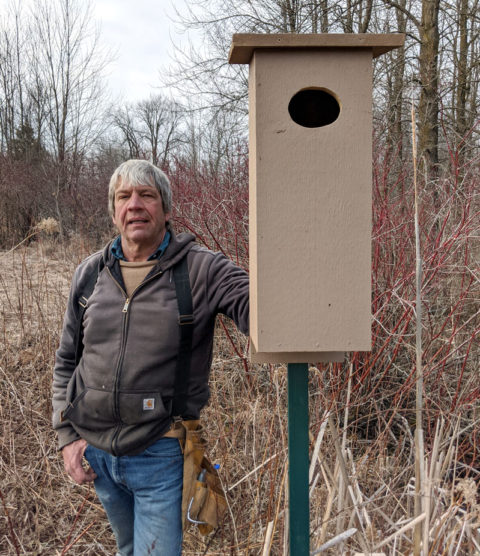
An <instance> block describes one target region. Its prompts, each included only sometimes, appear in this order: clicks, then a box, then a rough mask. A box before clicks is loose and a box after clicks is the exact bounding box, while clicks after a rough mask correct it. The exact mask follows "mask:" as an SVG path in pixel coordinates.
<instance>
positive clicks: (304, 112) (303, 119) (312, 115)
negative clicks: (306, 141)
mask: <svg viewBox="0 0 480 556" xmlns="http://www.w3.org/2000/svg"><path fill="white" fill-rule="evenodd" d="M288 113H289V114H290V117H291V118H292V120H293V121H294V122H295V123H296V124H298V125H301V126H302V127H322V126H326V125H330V124H333V122H334V121H335V120H336V119H337V118H338V116H339V114H340V105H339V103H338V100H337V99H336V98H335V95H334V94H333V93H331V92H330V91H327V90H326V89H314V88H311V89H302V90H301V91H298V93H296V94H294V95H293V97H292V98H291V99H290V102H289V104H288Z"/></svg>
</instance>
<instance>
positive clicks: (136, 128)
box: [111, 95, 183, 166]
mask: <svg viewBox="0 0 480 556" xmlns="http://www.w3.org/2000/svg"><path fill="white" fill-rule="evenodd" d="M111 118H112V123H113V125H114V128H115V129H116V130H117V132H118V133H119V136H120V143H121V144H122V145H124V146H125V147H126V148H127V149H128V153H129V156H130V157H131V158H144V157H149V158H150V159H151V160H152V162H153V163H154V164H159V165H160V166H165V165H166V164H167V161H168V159H169V158H170V157H171V156H172V153H173V149H174V148H175V147H176V146H177V145H178V143H179V141H180V136H181V134H182V130H181V125H182V118H183V109H182V108H181V107H180V106H179V105H178V104H177V103H175V102H173V101H171V100H169V99H167V98H165V97H163V96H162V95H152V96H151V97H150V98H148V99H145V100H141V101H139V102H136V103H133V104H132V103H129V104H126V105H125V106H123V107H120V108H117V109H115V110H114V111H113V113H112V116H111Z"/></svg>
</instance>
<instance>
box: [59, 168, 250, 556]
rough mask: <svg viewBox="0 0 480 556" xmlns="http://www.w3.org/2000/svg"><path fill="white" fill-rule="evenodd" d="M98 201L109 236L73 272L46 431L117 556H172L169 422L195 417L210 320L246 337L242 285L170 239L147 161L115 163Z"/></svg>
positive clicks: (218, 264)
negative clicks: (225, 320) (100, 518)
mask: <svg viewBox="0 0 480 556" xmlns="http://www.w3.org/2000/svg"><path fill="white" fill-rule="evenodd" d="M108 197H109V211H110V214H111V216H112V219H113V222H114V224H115V226H116V227H117V229H118V231H119V233H120V234H119V236H118V237H117V238H116V239H115V240H113V241H112V242H110V243H109V244H108V245H107V246H106V247H105V248H104V249H103V250H102V251H101V252H98V253H96V254H94V255H92V256H90V257H88V258H87V259H86V260H85V261H83V262H82V263H81V264H80V265H79V267H78V268H77V270H76V272H75V275H74V278H73V282H72V287H71V291H70V296H69V300H68V306H67V310H66V314H65V320H64V326H63V331H62V337H61V341H60V346H59V348H58V350H57V352H56V361H55V369H54V381H53V409H54V413H53V424H54V428H55V430H56V431H57V433H58V438H59V447H60V448H61V450H62V454H63V459H64V463H65V469H66V471H67V473H68V474H69V475H70V476H71V477H72V478H73V480H74V481H75V482H77V483H79V484H82V483H85V482H90V481H94V483H95V489H96V491H97V494H98V496H99V498H100V500H101V502H102V504H103V506H104V507H105V510H106V512H107V515H108V518H109V521H110V523H111V525H112V529H113V531H114V533H115V537H116V540H117V545H118V553H119V554H120V555H122V556H131V555H134V556H140V555H144V554H150V555H162V556H170V555H171V556H176V555H178V554H181V543H182V523H181V502H182V483H183V456H182V452H181V449H180V445H179V441H178V438H179V432H178V427H177V426H176V423H177V422H178V419H179V418H181V419H183V420H189V419H198V418H199V413H200V410H201V409H202V407H203V406H204V405H205V404H206V402H207V400H208V397H209V389H208V376H209V372H210V364H211V359H212V345H213V334H214V322H215V316H216V314H218V313H223V314H225V315H227V316H229V317H230V318H232V319H233V320H234V321H235V323H236V324H237V326H238V327H239V328H240V330H242V331H243V332H248V316H249V299H248V289H249V288H248V275H247V273H246V272H245V271H244V270H242V269H241V268H239V267H237V266H235V265H234V264H233V263H232V262H231V261H230V260H228V259H227V258H226V257H224V256H223V255H221V254H219V253H214V252H212V251H209V250H208V249H205V248H203V247H200V246H199V245H197V244H196V243H195V240H194V237H193V236H192V235H191V234H186V233H181V234H178V235H176V234H175V233H174V231H173V229H172V227H171V226H170V223H169V220H170V214H171V210H172V209H171V203H172V201H171V190H170V185H169V181H168V179H167V177H166V176H165V174H164V173H163V172H162V171H161V170H160V169H158V168H157V167H155V166H154V165H152V164H150V163H149V162H147V161H144V160H129V161H127V162H124V163H123V164H121V165H120V166H119V167H118V168H117V169H116V170H115V172H114V173H113V175H112V178H111V180H110V186H109V194H108ZM92 275H93V276H95V287H94V289H93V292H92V293H91V295H89V297H88V301H87V300H86V299H85V298H84V297H83V292H84V288H85V284H87V283H88V282H89V281H91V280H92V278H91V277H92ZM186 280H187V281H188V282H189V286H188V287H186V288H185V281H186ZM185 291H187V293H185ZM182 292H183V293H182ZM183 298H187V299H189V300H190V301H189V303H190V307H191V309H190V310H189V311H187V313H191V314H190V315H189V314H187V315H185V314H182V313H185V310H184V309H182V303H183V304H184V305H183V306H185V301H183V302H182V301H181V299H183ZM187 306H188V302H187ZM184 327H187V328H188V327H189V330H190V332H189V334H185V333H184V330H186V329H187V328H184ZM182 328H183V330H182ZM79 344H81V355H79ZM83 457H85V458H86V460H87V461H88V462H89V464H90V467H89V468H88V469H85V468H84V467H83V466H82V459H83Z"/></svg>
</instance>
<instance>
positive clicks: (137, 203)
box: [128, 191, 143, 210]
mask: <svg viewBox="0 0 480 556" xmlns="http://www.w3.org/2000/svg"><path fill="white" fill-rule="evenodd" d="M142 207H143V201H142V198H141V197H140V195H139V194H138V193H137V192H136V191H133V193H132V194H131V196H130V199H129V200H128V209H129V210H135V209H138V208H142Z"/></svg>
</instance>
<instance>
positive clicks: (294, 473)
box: [288, 363, 310, 556]
mask: <svg viewBox="0 0 480 556" xmlns="http://www.w3.org/2000/svg"><path fill="white" fill-rule="evenodd" d="M288 459H289V468H288V478H289V499H290V502H289V509H290V512H289V515H290V556H308V555H309V554H310V504H309V496H308V468H309V462H308V364H307V363H289V364H288Z"/></svg>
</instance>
